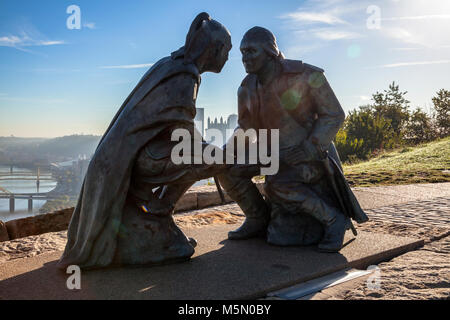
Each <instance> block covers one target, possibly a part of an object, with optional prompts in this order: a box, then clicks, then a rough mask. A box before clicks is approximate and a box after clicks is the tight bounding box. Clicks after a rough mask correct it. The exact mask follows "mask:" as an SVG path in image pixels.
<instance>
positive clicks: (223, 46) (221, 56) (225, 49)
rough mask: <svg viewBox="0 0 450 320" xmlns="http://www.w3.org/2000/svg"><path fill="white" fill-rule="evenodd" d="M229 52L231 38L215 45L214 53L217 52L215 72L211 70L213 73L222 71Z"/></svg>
mask: <svg viewBox="0 0 450 320" xmlns="http://www.w3.org/2000/svg"><path fill="white" fill-rule="evenodd" d="M230 50H231V38H226V39H225V41H224V42H222V41H220V42H219V43H218V45H217V48H216V52H217V55H216V57H217V66H216V70H213V72H217V73H219V72H220V71H222V69H223V67H224V65H225V63H226V62H227V61H228V53H229V52H230Z"/></svg>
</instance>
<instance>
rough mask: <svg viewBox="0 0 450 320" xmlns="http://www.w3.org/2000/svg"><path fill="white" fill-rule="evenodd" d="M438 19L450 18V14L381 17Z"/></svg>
mask: <svg viewBox="0 0 450 320" xmlns="http://www.w3.org/2000/svg"><path fill="white" fill-rule="evenodd" d="M430 19H431V20H437V19H450V14H431V15H424V16H408V17H391V18H381V20H385V21H400V20H430Z"/></svg>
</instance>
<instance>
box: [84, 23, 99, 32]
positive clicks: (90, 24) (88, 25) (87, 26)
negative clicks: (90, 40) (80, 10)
mask: <svg viewBox="0 0 450 320" xmlns="http://www.w3.org/2000/svg"><path fill="white" fill-rule="evenodd" d="M83 27H85V28H88V29H91V30H92V29H95V28H96V27H95V22H86V23H84V24H83Z"/></svg>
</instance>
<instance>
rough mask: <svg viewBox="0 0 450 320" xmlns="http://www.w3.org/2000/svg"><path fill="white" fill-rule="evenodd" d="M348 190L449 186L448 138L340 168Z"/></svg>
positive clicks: (449, 146) (449, 151) (449, 139)
mask: <svg viewBox="0 0 450 320" xmlns="http://www.w3.org/2000/svg"><path fill="white" fill-rule="evenodd" d="M344 173H345V176H346V178H347V180H348V181H349V183H350V185H352V186H373V185H389V184H410V183H434V182H450V137H447V138H445V139H441V140H438V141H433V142H430V143H427V144H423V145H420V146H416V147H411V148H403V149H399V150H395V151H392V152H388V153H385V154H382V155H380V156H378V157H376V158H373V159H370V160H369V161H365V162H361V163H358V164H354V165H344Z"/></svg>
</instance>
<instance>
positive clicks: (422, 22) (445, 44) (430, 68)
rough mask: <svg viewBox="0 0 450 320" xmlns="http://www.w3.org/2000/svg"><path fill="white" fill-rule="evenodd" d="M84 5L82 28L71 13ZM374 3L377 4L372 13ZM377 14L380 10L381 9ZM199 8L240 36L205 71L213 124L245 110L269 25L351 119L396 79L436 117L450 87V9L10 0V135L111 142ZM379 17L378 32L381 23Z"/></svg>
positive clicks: (2, 114)
mask: <svg viewBox="0 0 450 320" xmlns="http://www.w3.org/2000/svg"><path fill="white" fill-rule="evenodd" d="M70 5H77V6H79V7H80V9H81V29H79V30H76V29H75V30H70V29H68V28H67V26H66V21H67V18H68V17H69V16H70V14H68V13H67V12H66V9H67V8H68V7H69V6H70ZM374 6H375V7H374ZM378 10H379V11H378ZM201 11H206V12H208V13H209V14H210V15H211V17H212V18H213V19H216V20H218V21H219V22H221V23H222V24H224V25H225V26H226V27H227V28H228V29H229V30H230V32H231V35H232V42H233V49H232V51H231V52H230V59H229V61H228V62H227V64H226V65H225V67H224V69H223V71H222V73H220V74H211V73H207V74H203V75H202V84H201V87H200V90H199V96H198V100H197V106H198V107H202V108H205V119H207V118H208V117H211V118H214V117H216V116H217V117H219V118H220V116H223V117H226V116H228V115H229V114H233V113H237V101H236V92H237V89H238V87H239V84H240V82H241V81H242V79H243V78H244V76H245V72H244V69H243V66H242V63H241V56H240V52H239V44H240V41H241V39H242V36H243V35H244V33H245V32H246V31H247V30H248V29H249V28H251V27H253V26H255V25H259V26H262V27H266V28H268V29H270V30H271V31H272V32H273V33H274V34H275V35H276V36H277V40H278V45H279V48H280V50H281V51H282V52H283V53H284V54H285V56H286V58H290V59H299V60H303V61H304V62H306V63H310V64H313V65H316V66H318V67H321V68H323V69H325V71H326V76H327V78H328V80H329V82H330V84H331V86H332V87H333V89H334V91H335V93H336V95H337V97H338V99H339V101H340V102H341V104H342V106H343V107H344V110H345V111H346V112H348V111H350V110H352V109H355V108H357V107H358V106H360V105H363V104H367V103H369V102H370V97H371V95H372V94H373V93H375V92H376V91H382V90H384V89H387V88H388V85H389V84H390V83H391V82H392V81H395V82H397V83H398V84H399V85H400V89H401V90H402V91H408V94H407V98H408V99H409V100H410V101H411V107H412V108H416V107H423V108H425V110H426V111H429V107H430V105H431V97H432V96H434V95H435V93H436V91H438V90H439V89H441V88H446V89H450V88H449V84H450V81H449V78H450V77H449V74H450V59H449V57H450V39H449V38H448V34H450V1H447V0H428V1H425V0H379V1H376V0H371V1H366V0H362V1H358V2H355V1H351V0H325V1H318V0H306V1H298V0H297V1H293V0H282V1H277V2H274V1H235V0H233V1H226V2H224V1H203V0H202V1H195V2H187V1H170V2H162V3H161V2H156V1H155V2H154V1H132V2H127V3H125V2H119V1H86V0H83V1H75V0H73V1H58V2H50V1H48V2H44V1H39V2H38V1H33V2H29V1H23V0H19V1H11V0H4V1H2V2H1V3H0V136H10V135H14V136H18V137H56V136H63V135H70V134H80V133H84V134H95V135H102V134H103V133H104V131H105V129H106V128H107V126H108V125H109V123H110V121H111V119H112V118H113V116H114V114H115V113H116V111H117V110H118V108H119V107H120V105H121V104H122V102H123V101H124V100H125V98H126V97H127V96H128V94H129V93H130V92H131V90H132V89H133V88H134V86H135V85H136V83H137V82H138V81H139V79H140V77H141V76H142V75H143V74H144V73H145V72H146V71H147V69H148V68H149V67H150V66H151V65H152V64H153V63H155V62H156V61H158V60H159V59H161V58H163V57H165V56H167V55H169V54H170V53H171V52H172V51H175V50H176V49H178V48H179V47H180V46H182V45H183V43H184V39H185V36H186V33H187V31H188V28H189V26H190V23H191V22H192V19H193V18H194V17H195V16H196V15H197V14H198V13H199V12H201ZM378 12H379V17H380V20H379V28H378V26H377V25H376V24H377V21H378V20H377V19H375V20H374V17H375V18H376V17H378Z"/></svg>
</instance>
